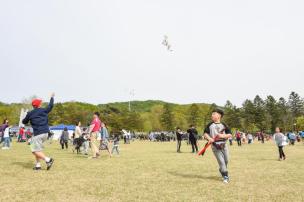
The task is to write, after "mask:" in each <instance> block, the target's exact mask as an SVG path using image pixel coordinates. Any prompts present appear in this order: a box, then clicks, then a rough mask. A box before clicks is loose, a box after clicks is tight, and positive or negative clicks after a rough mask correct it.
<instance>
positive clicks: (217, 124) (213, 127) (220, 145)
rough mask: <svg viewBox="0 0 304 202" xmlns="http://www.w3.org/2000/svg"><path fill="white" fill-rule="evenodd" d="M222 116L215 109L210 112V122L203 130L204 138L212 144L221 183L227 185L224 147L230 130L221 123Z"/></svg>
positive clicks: (226, 150) (226, 153)
mask: <svg viewBox="0 0 304 202" xmlns="http://www.w3.org/2000/svg"><path fill="white" fill-rule="evenodd" d="M223 116H224V112H223V111H222V110H220V109H216V110H214V111H213V112H212V116H211V119H212V122H211V123H209V124H208V125H207V127H206V128H205V131H204V137H205V138H206V139H207V140H208V141H209V142H210V143H212V151H213V154H214V156H215V158H216V160H217V162H218V165H219V171H220V173H221V175H222V177H223V182H224V183H228V182H229V175H228V169H227V165H228V148H227V146H226V141H227V139H229V138H230V137H232V135H231V131H230V129H229V128H228V127H227V126H226V125H225V124H224V123H221V118H223Z"/></svg>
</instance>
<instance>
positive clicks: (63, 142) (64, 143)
mask: <svg viewBox="0 0 304 202" xmlns="http://www.w3.org/2000/svg"><path fill="white" fill-rule="evenodd" d="M60 144H61V148H62V149H64V145H65V148H66V149H67V148H68V141H62V142H60Z"/></svg>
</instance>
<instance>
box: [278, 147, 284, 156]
mask: <svg viewBox="0 0 304 202" xmlns="http://www.w3.org/2000/svg"><path fill="white" fill-rule="evenodd" d="M279 154H280V159H282V158H285V154H284V151H283V146H279Z"/></svg>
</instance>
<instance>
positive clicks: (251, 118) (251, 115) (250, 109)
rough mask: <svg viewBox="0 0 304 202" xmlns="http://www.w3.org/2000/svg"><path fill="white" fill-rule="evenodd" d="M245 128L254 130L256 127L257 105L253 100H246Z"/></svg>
mask: <svg viewBox="0 0 304 202" xmlns="http://www.w3.org/2000/svg"><path fill="white" fill-rule="evenodd" d="M242 117H243V124H242V125H243V130H247V131H253V130H254V128H255V124H254V123H255V107H254V104H253V102H252V101H251V100H248V99H247V100H245V102H244V103H243V108H242Z"/></svg>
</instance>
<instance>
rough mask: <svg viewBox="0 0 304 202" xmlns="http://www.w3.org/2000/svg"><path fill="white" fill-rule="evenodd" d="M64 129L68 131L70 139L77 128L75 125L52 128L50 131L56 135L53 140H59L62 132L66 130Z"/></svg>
mask: <svg viewBox="0 0 304 202" xmlns="http://www.w3.org/2000/svg"><path fill="white" fill-rule="evenodd" d="M64 128H67V129H68V132H69V135H70V138H71V137H72V135H73V133H74V131H75V126H74V125H64V124H60V125H57V126H51V127H50V131H51V132H52V133H53V134H54V136H53V140H58V139H59V138H60V136H61V134H62V131H63V130H64Z"/></svg>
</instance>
